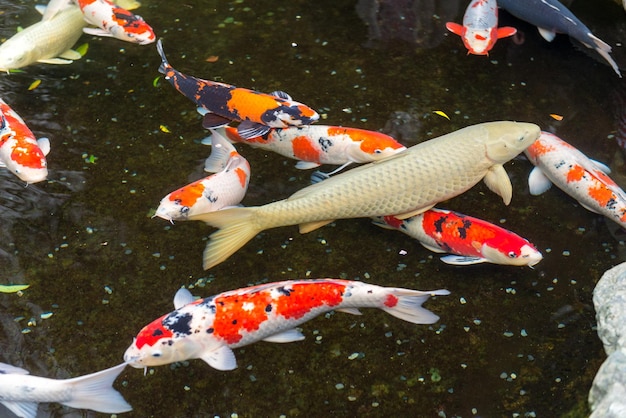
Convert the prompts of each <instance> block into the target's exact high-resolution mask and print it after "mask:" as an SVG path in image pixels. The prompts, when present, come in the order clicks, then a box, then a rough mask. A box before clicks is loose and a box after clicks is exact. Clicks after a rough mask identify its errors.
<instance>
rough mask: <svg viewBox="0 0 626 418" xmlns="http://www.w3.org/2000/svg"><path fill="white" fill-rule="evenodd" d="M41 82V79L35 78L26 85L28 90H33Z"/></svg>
mask: <svg viewBox="0 0 626 418" xmlns="http://www.w3.org/2000/svg"><path fill="white" fill-rule="evenodd" d="M40 84H41V80H35V81H33V82H32V83H30V86H28V91H31V90H35V89H36V88H37V86H39V85H40Z"/></svg>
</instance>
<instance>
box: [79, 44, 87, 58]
mask: <svg viewBox="0 0 626 418" xmlns="http://www.w3.org/2000/svg"><path fill="white" fill-rule="evenodd" d="M88 49H89V44H88V43H84V44H82V45H81V46H79V47H78V48H76V52H78V53H79V54H80V56H81V57H84V56H85V54H86V53H87V50H88Z"/></svg>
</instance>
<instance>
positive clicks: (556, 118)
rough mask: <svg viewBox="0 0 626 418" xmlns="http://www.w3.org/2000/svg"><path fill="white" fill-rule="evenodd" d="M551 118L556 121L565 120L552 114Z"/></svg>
mask: <svg viewBox="0 0 626 418" xmlns="http://www.w3.org/2000/svg"><path fill="white" fill-rule="evenodd" d="M550 117H551V118H552V119H554V120H563V116H561V115H557V114H556V113H550Z"/></svg>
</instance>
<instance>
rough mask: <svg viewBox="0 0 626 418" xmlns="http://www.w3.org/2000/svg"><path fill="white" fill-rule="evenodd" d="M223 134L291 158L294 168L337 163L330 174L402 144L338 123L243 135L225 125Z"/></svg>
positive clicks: (398, 149) (400, 147)
mask: <svg viewBox="0 0 626 418" xmlns="http://www.w3.org/2000/svg"><path fill="white" fill-rule="evenodd" d="M225 129H226V136H227V137H228V139H229V140H231V141H233V142H243V143H245V144H248V145H250V146H251V147H252V148H262V149H266V150H270V151H274V152H275V153H277V154H280V155H283V156H285V157H288V158H292V159H294V160H300V161H298V163H297V164H296V168H299V169H301V170H306V169H310V168H315V167H319V166H320V165H322V164H332V165H340V167H339V168H337V169H336V170H334V171H332V172H331V173H328V175H330V174H335V173H337V172H339V171H341V170H343V169H344V168H345V167H346V166H348V165H349V164H352V163H359V164H361V163H370V162H372V161H377V160H380V159H383V158H387V157H389V156H390V155H393V154H396V153H398V152H402V151H404V150H405V149H406V147H405V146H404V145H402V144H400V143H399V142H398V141H396V140H395V139H393V138H392V137H390V136H389V135H385V134H383V133H380V132H374V131H368V130H364V129H355V128H345V127H342V126H322V125H305V126H294V127H289V128H284V129H280V128H276V129H271V130H270V131H269V132H267V133H266V134H265V135H263V136H257V137H254V138H249V139H244V138H242V137H241V136H240V135H239V134H238V133H237V128H233V127H230V126H227V127H226V128H225Z"/></svg>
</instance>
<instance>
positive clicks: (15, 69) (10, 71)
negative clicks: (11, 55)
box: [9, 68, 24, 74]
mask: <svg viewBox="0 0 626 418" xmlns="http://www.w3.org/2000/svg"><path fill="white" fill-rule="evenodd" d="M23 72H24V70H22V69H20V68H11V69H10V70H9V74H19V73H23Z"/></svg>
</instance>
